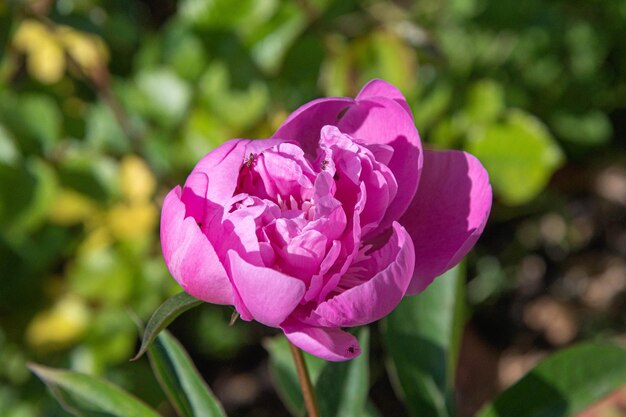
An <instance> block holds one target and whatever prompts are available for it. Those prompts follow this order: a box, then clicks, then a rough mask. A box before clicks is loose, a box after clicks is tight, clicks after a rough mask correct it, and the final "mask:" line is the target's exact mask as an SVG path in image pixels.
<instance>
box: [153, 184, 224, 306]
mask: <svg viewBox="0 0 626 417" xmlns="http://www.w3.org/2000/svg"><path fill="white" fill-rule="evenodd" d="M181 194H182V192H181V189H180V187H176V188H174V189H173V190H172V191H170V192H169V194H168V195H167V196H166V197H165V201H164V202H163V211H162V214H161V246H162V249H163V257H164V258H165V263H166V265H167V267H168V269H169V271H170V273H171V274H172V276H173V277H174V278H175V279H176V281H178V283H179V284H180V285H181V286H182V287H183V289H184V290H185V291H187V292H188V293H189V294H191V295H193V296H194V297H196V298H199V299H201V300H203V301H206V302H208V303H213V304H232V303H233V292H232V287H231V283H230V281H229V279H228V277H227V275H226V271H225V270H224V267H223V266H222V264H221V263H220V261H219V259H218V257H217V255H216V253H215V250H214V249H213V246H212V245H211V243H210V242H209V240H208V239H207V238H206V236H205V235H204V234H203V233H202V231H201V230H200V228H199V227H198V225H197V224H196V220H195V219H194V218H193V217H191V216H187V215H186V209H185V205H184V204H183V202H182V201H181V200H180V198H181Z"/></svg>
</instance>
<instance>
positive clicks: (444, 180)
mask: <svg viewBox="0 0 626 417" xmlns="http://www.w3.org/2000/svg"><path fill="white" fill-rule="evenodd" d="M491 198H492V196H491V185H490V184H489V176H488V174H487V171H486V170H485V168H483V166H482V165H481V163H480V161H478V159H476V158H475V157H474V156H472V155H470V154H468V153H465V152H461V151H426V153H425V161H424V171H423V173H422V178H421V180H420V184H419V188H418V190H417V193H416V194H415V198H414V199H413V202H412V203H411V206H410V207H409V209H408V210H407V212H406V214H405V215H404V216H403V217H402V219H400V222H401V223H402V224H403V225H404V226H405V227H406V229H407V230H408V232H409V234H410V235H411V236H412V238H413V243H414V244H415V262H416V266H415V273H414V276H413V280H412V282H411V285H410V287H409V290H408V291H407V294H410V295H413V294H417V293H419V292H421V291H423V290H424V289H425V288H426V287H427V286H428V285H429V284H430V283H431V282H432V281H433V280H434V279H435V278H436V277H438V276H439V275H441V274H443V273H444V272H446V271H447V270H448V269H450V268H452V267H453V266H454V265H456V264H457V263H458V262H459V261H460V260H461V259H463V257H464V256H465V255H467V253H468V252H469V251H470V249H471V248H472V246H474V244H475V243H476V241H477V240H478V237H479V236H480V234H481V233H482V231H483V229H484V228H485V223H486V222H487V217H488V216H489V211H490V210H491Z"/></svg>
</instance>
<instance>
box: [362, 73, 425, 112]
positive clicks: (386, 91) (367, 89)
mask: <svg viewBox="0 0 626 417" xmlns="http://www.w3.org/2000/svg"><path fill="white" fill-rule="evenodd" d="M370 97H386V98H390V99H392V100H394V101H396V102H397V103H398V104H399V105H401V106H402V107H403V108H404V110H406V111H407V113H408V114H409V115H411V117H413V113H412V112H411V108H410V107H409V105H408V104H407V102H406V99H405V98H404V96H403V95H402V93H401V92H400V90H398V89H397V88H396V87H395V86H394V85H392V84H389V83H388V82H387V81H384V80H380V79H376V78H375V79H373V80H371V81H370V82H368V83H367V84H365V85H364V86H363V88H362V89H361V91H360V92H359V94H358V95H357V96H356V100H357V101H359V100H363V99H366V98H370Z"/></svg>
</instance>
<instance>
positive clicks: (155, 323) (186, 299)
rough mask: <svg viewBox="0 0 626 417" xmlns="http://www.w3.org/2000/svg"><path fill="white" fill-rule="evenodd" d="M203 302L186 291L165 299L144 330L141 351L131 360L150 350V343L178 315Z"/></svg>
mask: <svg viewBox="0 0 626 417" xmlns="http://www.w3.org/2000/svg"><path fill="white" fill-rule="evenodd" d="M201 303H202V301H201V300H198V299H197V298H194V297H192V296H191V295H189V294H187V293H186V292H181V293H179V294H176V295H175V296H173V297H170V298H168V299H167V300H165V302H164V303H163V304H161V305H160V306H159V308H157V309H156V311H155V312H154V313H153V314H152V317H150V320H148V325H147V326H146V330H145V331H144V332H143V339H142V340H141V348H139V352H137V354H136V355H135V357H134V358H132V359H131V360H133V361H134V360H137V359H139V358H140V357H141V355H143V354H144V353H145V352H146V350H148V348H149V347H150V344H151V343H152V342H153V341H154V339H156V337H157V336H158V335H159V332H160V331H161V330H163V329H164V328H166V327H167V326H168V325H169V324H170V323H171V322H173V321H174V319H175V318H176V317H178V316H179V315H181V314H182V313H184V312H185V311H187V310H189V309H191V308H193V307H196V306H198V305H200V304H201Z"/></svg>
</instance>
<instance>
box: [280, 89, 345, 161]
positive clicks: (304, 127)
mask: <svg viewBox="0 0 626 417" xmlns="http://www.w3.org/2000/svg"><path fill="white" fill-rule="evenodd" d="M352 105H354V100H353V99H351V98H347V97H328V98H320V99H317V100H313V101H310V102H308V103H306V104H305V105H303V106H300V107H299V108H298V109H296V110H295V111H294V112H293V113H291V114H290V115H289V117H288V118H287V120H285V121H284V122H283V124H282V125H281V126H280V127H279V128H278V130H277V131H276V133H274V136H273V137H274V138H281V139H284V140H290V141H294V142H296V143H298V144H300V146H302V148H303V149H304V151H305V152H306V153H307V154H308V155H309V156H310V157H312V158H314V157H315V151H316V149H317V144H318V142H319V139H320V131H321V130H322V127H324V126H326V125H337V123H338V122H339V119H340V118H341V115H342V113H343V112H344V111H345V109H346V108H348V107H350V106H352Z"/></svg>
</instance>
